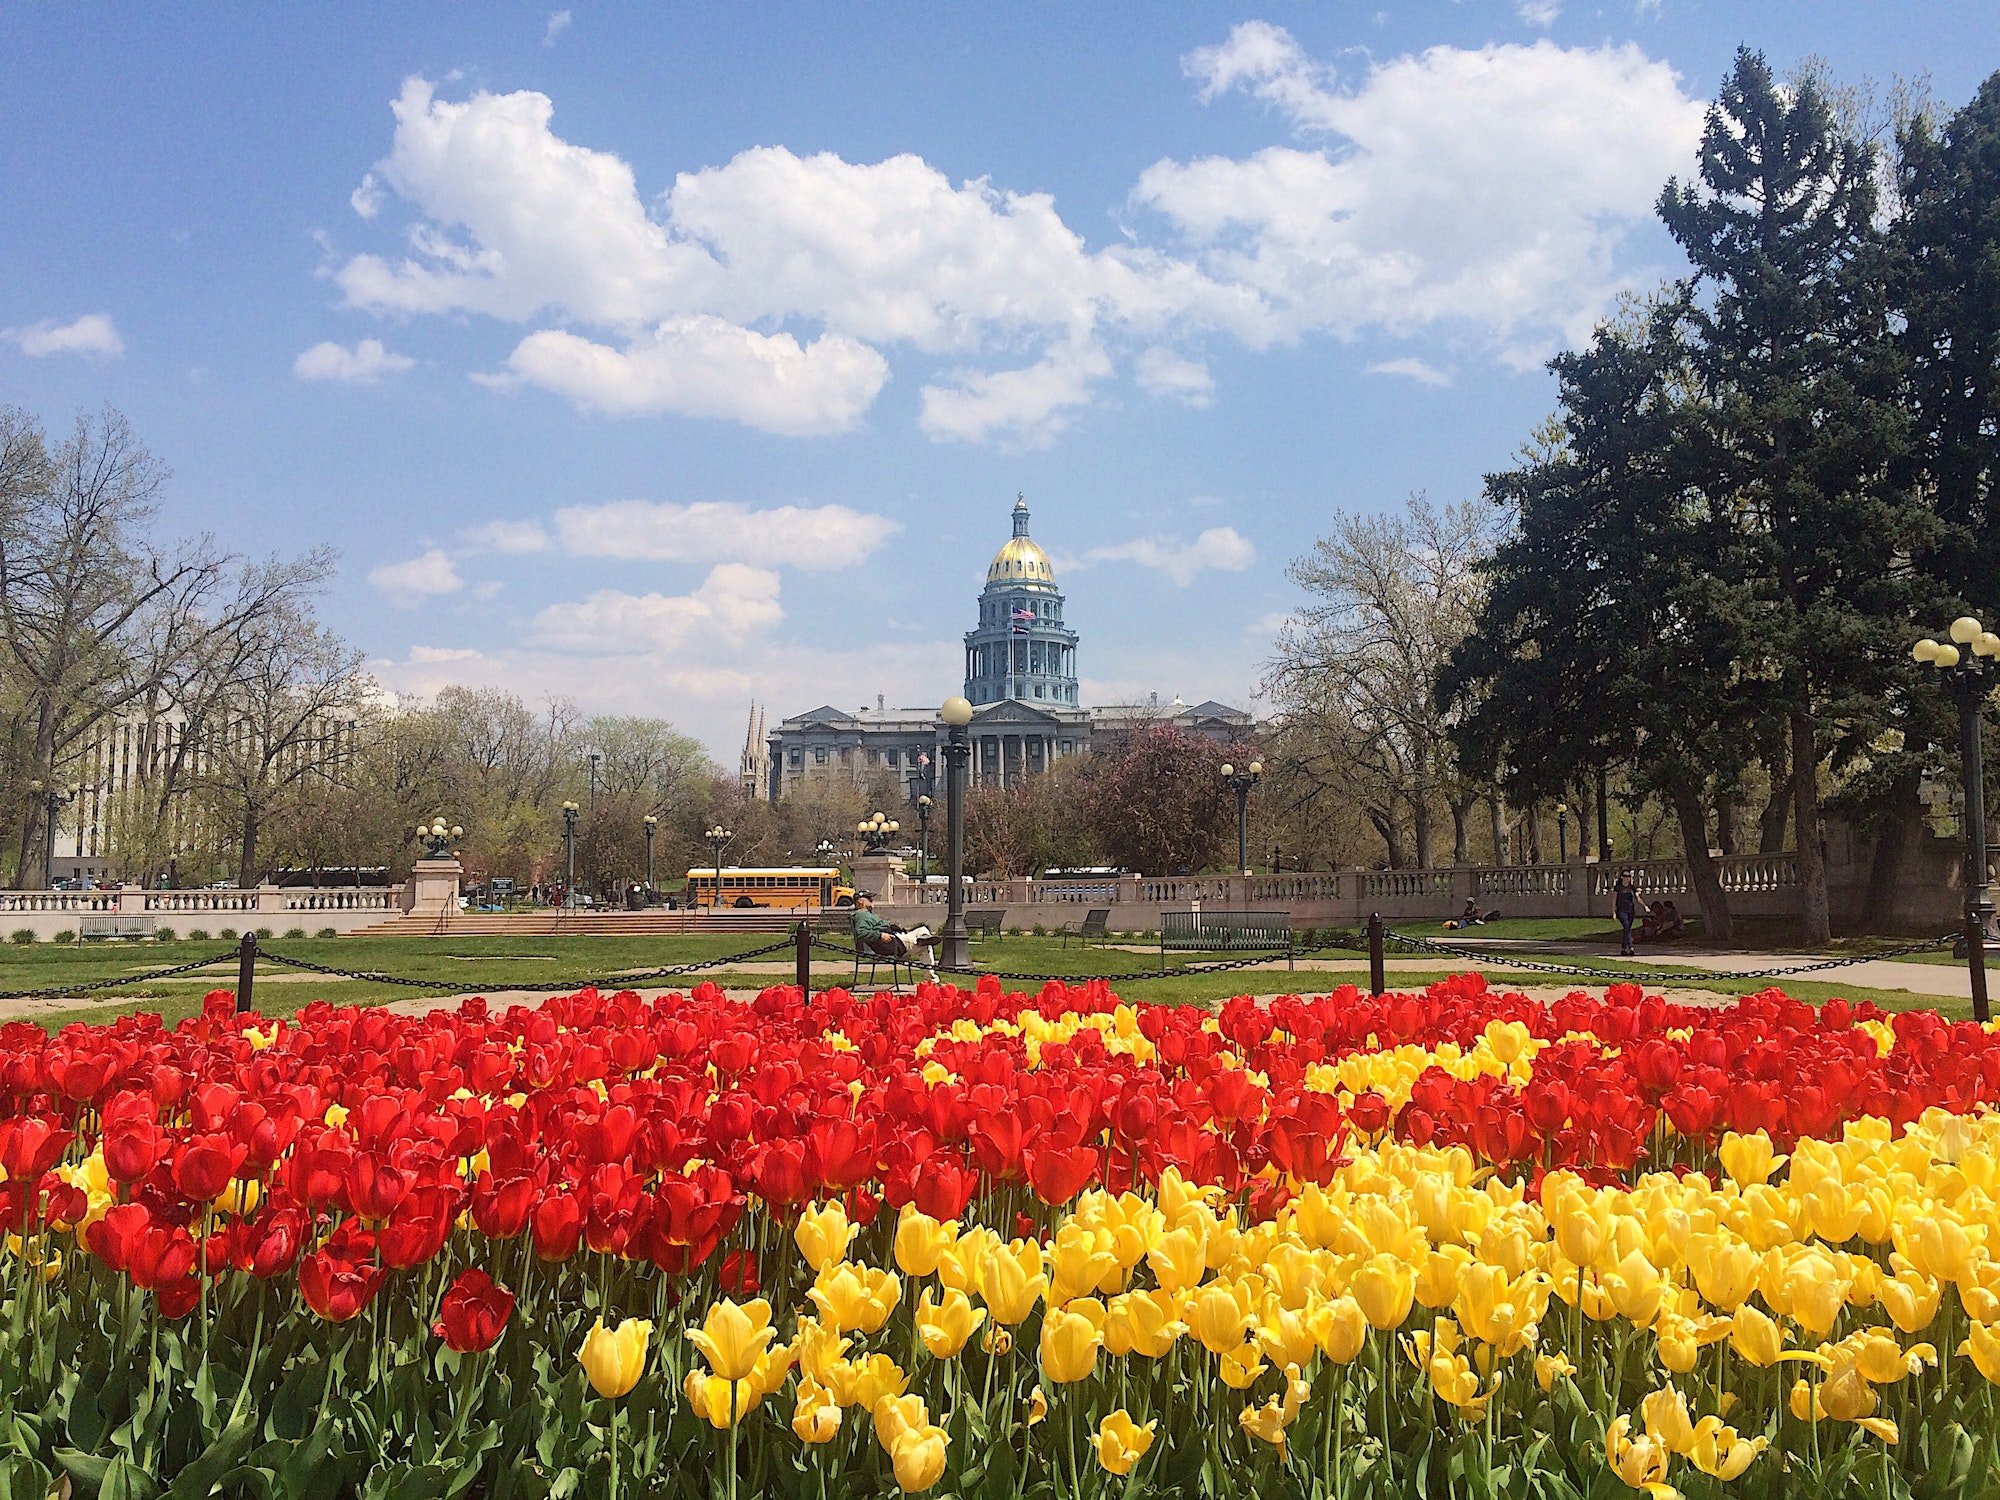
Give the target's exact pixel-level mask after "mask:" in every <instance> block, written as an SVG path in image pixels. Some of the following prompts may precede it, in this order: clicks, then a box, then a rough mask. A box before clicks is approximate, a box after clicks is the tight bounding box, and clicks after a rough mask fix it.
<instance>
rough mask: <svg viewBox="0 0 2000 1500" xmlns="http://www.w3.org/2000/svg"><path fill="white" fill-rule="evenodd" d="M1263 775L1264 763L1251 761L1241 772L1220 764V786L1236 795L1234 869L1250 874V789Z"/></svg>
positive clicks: (1230, 766) (1228, 764)
mask: <svg viewBox="0 0 2000 1500" xmlns="http://www.w3.org/2000/svg"><path fill="white" fill-rule="evenodd" d="M1263 774H1264V763H1263V762H1262V761H1261V760H1253V761H1251V762H1250V764H1249V765H1248V766H1246V767H1244V768H1243V769H1242V770H1241V771H1239V770H1237V769H1236V767H1234V766H1232V765H1231V764H1230V763H1229V762H1228V761H1224V762H1223V763H1222V784H1223V785H1224V786H1226V787H1228V788H1229V789H1230V790H1231V791H1232V792H1234V793H1236V868H1237V870H1238V872H1239V873H1241V874H1244V875H1248V874H1249V873H1250V788H1251V787H1253V786H1255V785H1256V784H1257V781H1258V778H1259V777H1261V776H1262V775H1263Z"/></svg>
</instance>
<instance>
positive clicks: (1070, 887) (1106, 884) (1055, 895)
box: [1028, 875, 1124, 906]
mask: <svg viewBox="0 0 2000 1500" xmlns="http://www.w3.org/2000/svg"><path fill="white" fill-rule="evenodd" d="M1123 892H1124V882H1122V881H1121V880H1119V879H1118V878H1117V877H1116V876H1115V875H1114V876H1111V877H1109V878H1108V879H1104V880H1031V881H1029V882H1028V899H1029V900H1030V901H1035V902H1041V901H1060V902H1066V903H1068V904H1070V905H1075V906H1111V905H1113V904H1114V903H1116V902H1118V901H1121V900H1123V899H1124V896H1123Z"/></svg>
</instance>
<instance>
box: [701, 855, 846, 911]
mask: <svg viewBox="0 0 2000 1500" xmlns="http://www.w3.org/2000/svg"><path fill="white" fill-rule="evenodd" d="M715 875H716V871H715V866H713V865H710V866H709V867H708V868H707V869H705V870H689V871H688V873H687V891H688V902H689V904H690V905H693V906H702V907H707V906H717V905H720V906H852V905H853V904H854V887H853V886H851V885H842V884H841V883H840V871H838V870H836V869H832V868H830V867H826V866H819V867H815V868H811V869H798V868H791V867H783V866H770V867H765V866H755V865H724V866H723V867H722V899H721V900H720V901H719V902H718V901H717V900H716V889H715Z"/></svg>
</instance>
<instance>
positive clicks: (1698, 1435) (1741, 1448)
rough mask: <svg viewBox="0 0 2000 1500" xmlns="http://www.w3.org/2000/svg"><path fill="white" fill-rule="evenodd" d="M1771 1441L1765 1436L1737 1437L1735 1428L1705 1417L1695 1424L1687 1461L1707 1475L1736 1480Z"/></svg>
mask: <svg viewBox="0 0 2000 1500" xmlns="http://www.w3.org/2000/svg"><path fill="white" fill-rule="evenodd" d="M1769 1442H1770V1439H1769V1438H1765V1437H1754V1438H1744V1437H1738V1436H1737V1434H1736V1429H1735V1428H1734V1427H1728V1426H1725V1425H1724V1424H1723V1421H1722V1418H1720V1417H1703V1418H1702V1419H1701V1420H1700V1421H1699V1422H1697V1423H1695V1424H1694V1445H1693V1446H1692V1447H1691V1448H1690V1449H1689V1450H1688V1458H1689V1459H1690V1460H1691V1461H1692V1462H1693V1464H1694V1466H1695V1467H1696V1468H1697V1469H1699V1470H1701V1472H1702V1473H1704V1474H1712V1475H1714V1476H1715V1477H1716V1478H1717V1479H1721V1480H1725V1481H1726V1480H1730V1479H1737V1478H1740V1477H1741V1476H1742V1474H1743V1471H1744V1470H1745V1469H1747V1468H1749V1467H1750V1464H1751V1462H1752V1460H1754V1459H1755V1458H1756V1457H1757V1455H1758V1454H1760V1453H1762V1452H1763V1451H1764V1449H1765V1447H1766V1446H1767V1445H1768V1444H1769Z"/></svg>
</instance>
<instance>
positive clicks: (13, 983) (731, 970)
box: [0, 919, 2000, 1029]
mask: <svg viewBox="0 0 2000 1500" xmlns="http://www.w3.org/2000/svg"><path fill="white" fill-rule="evenodd" d="M1522 929H1533V930H1522ZM1408 930H1410V931H1411V932H1412V933H1416V932H1420V931H1422V929H1419V928H1415V927H1411V928H1409V929H1408ZM1477 932H1478V933H1479V934H1480V935H1490V936H1494V937H1509V938H1519V939H1526V940H1529V941H1534V940H1537V939H1539V940H1542V941H1547V942H1576V941H1579V940H1586V939H1590V940H1594V939H1596V938H1597V937H1599V936H1600V935H1601V929H1600V927H1599V924H1597V923H1594V922H1592V921H1590V920H1589V919H1558V920H1551V921H1523V922H1517V923H1504V922H1502V923H1494V924H1491V925H1490V926H1488V927H1485V928H1482V929H1478V930H1477ZM1425 935H1428V933H1426V934H1425ZM1454 936H1455V935H1454ZM1613 936H1615V934H1613ZM771 941H775V935H774V936H773V937H770V938H766V937H763V936H761V935H758V934H743V933H732V934H720V935H715V936H709V935H705V934H693V935H671V936H639V937H585V936H568V937H535V938H511V937H507V938H503V937H486V938H451V939H429V938H337V939H315V938H294V939H289V940H284V939H281V940H274V941H273V942H272V944H271V947H272V948H273V949H274V950H275V951H277V952H280V953H283V954H285V955H287V956H289V957H296V958H301V959H305V960H307V961H309V962H313V963H322V964H328V965H333V966H337V967H339V968H342V969H348V970H353V971H357V972H382V973H386V974H393V975H397V976H400V977H406V978H413V979H419V980H423V981H426V983H425V985H424V987H421V988H417V987H406V986H401V985H387V984H382V983H379V982H371V981H368V980H353V979H335V978H331V977H328V978H325V979H318V978H314V979H308V980H303V981H293V980H287V981H284V982H279V983H260V984H259V985H258V987H257V992H256V1005H257V1009H258V1010H259V1011H261V1012H262V1013H264V1014H265V1015H270V1016H287V1015H290V1014H292V1013H293V1012H294V1011H296V1010H297V1009H298V1008H299V1007H300V1006H302V1005H305V1004H306V1003H308V1002H309V1001H312V1000H329V1001H333V1002H335V1003H338V1004H384V1003H387V1002H389V1001H394V1000H407V999H413V998H418V997H422V996H442V995H458V994H480V993H488V994H491V993H497V992H501V991H518V990H528V991H535V992H539V993H543V994H550V993H556V992H557V991H558V989H559V988H562V987H567V986H568V985H569V983H570V982H573V981H575V980H579V979H586V978H592V977H601V978H605V979H613V978H615V977H616V976H617V975H618V974H619V973H620V972H621V971H631V970H641V969H649V968H657V967H663V966H668V965H673V964H680V963H688V962H693V961H696V960H699V959H704V958H715V957H722V956H724V955H728V954H733V953H741V952H743V951H745V950H747V949H751V948H760V947H763V946H765V945H766V944H767V943H769V942H771ZM1879 946H1887V945H1886V944H1884V945H1879ZM1131 948H1132V949H1138V950H1140V951H1130V950H1129V949H1127V948H1123V947H1118V946H1108V945H1100V946H1095V947H1090V948H1085V947H1081V946H1079V945H1077V944H1075V943H1071V944H1070V945H1069V946H1067V947H1065V946H1063V945H1062V944H1061V942H1060V941H1059V940H1057V939H1055V938H1035V937H1025V936H1024V937H1006V936H1002V937H995V938H990V939H983V940H981V941H978V942H976V943H974V944H973V946H972V959H973V963H974V964H975V965H976V966H978V967H980V968H982V969H989V970H1002V971H1015V972H1022V973H1037V974H1056V975H1063V976H1084V975H1106V976H1110V977H1112V978H1113V980H1114V982H1115V983H1117V989H1118V993H1119V994H1121V995H1123V996H1125V997H1126V998H1129V999H1134V1000H1147V1001H1152V1002H1155V1003H1161V1004H1212V1003H1214V1002H1217V1001H1220V1000H1224V999H1227V998H1229V997H1231V996H1234V995H1238V994H1244V993H1258V994H1272V993H1282V992H1294V993H1321V994H1323V993H1326V992H1328V991H1330V990H1333V989H1337V988H1338V987H1340V986H1341V985H1343V984H1354V985H1357V986H1363V987H1365V986H1366V984H1367V982H1368V971H1367V965H1366V963H1365V961H1364V960H1363V959H1362V958H1361V956H1360V955H1359V954H1353V953H1348V952H1340V951H1336V952H1334V953H1332V954H1327V955H1321V956H1319V957H1317V958H1316V959H1313V960H1308V961H1307V962H1305V963H1302V964H1301V965H1300V967H1299V968H1298V969H1296V970H1295V971H1293V970H1286V969H1282V968H1279V969H1260V970H1251V971H1242V970H1225V971H1220V972H1207V973H1203V972H1198V971H1197V972H1191V973H1185V974H1176V975H1171V976H1167V977H1160V978H1150V979H1140V978H1137V977H1134V978H1130V979H1124V980H1122V982H1121V981H1120V980H1119V976H1125V975H1132V976H1137V975H1139V974H1142V973H1146V972H1148V971H1153V970H1157V969H1158V968H1160V967H1161V957H1160V953H1159V950H1158V947H1157V945H1156V944H1155V945H1153V946H1150V947H1148V946H1146V945H1145V944H1143V943H1142V942H1139V941H1136V940H1135V941H1134V942H1133V943H1132V945H1131ZM1392 955H1393V950H1392ZM210 956H213V957H214V958H215V959H216V960H217V962H216V964H215V965H214V966H213V967H211V968H209V969H208V970H206V971H203V972H200V973H195V974H190V975H187V976H184V977H180V978H176V979H170V980H155V981H149V982H147V983H145V984H143V985H134V986H132V987H130V988H125V987H120V988H118V989H115V990H111V991H107V992H105V998H103V999H101V1000H95V1001H84V1002H81V1003H79V1004H78V1005H77V1006H76V1007H75V1008H73V1009H64V1010H61V1011H53V1012H42V1013H39V1014H35V1015H33V1016H32V1019H33V1020H35V1021H36V1022H38V1023H39V1024H41V1025H43V1026H45V1027H48V1028H50V1029H56V1028H59V1027H61V1026H63V1025H67V1024H70V1023H72V1022H77V1021H103V1020H108V1019H110V1018H112V1017H114V1016H117V1015H120V1014H124V1013H128V1012H133V1011H155V1012H158V1013H159V1014H160V1015H161V1017H162V1018H163V1019H164V1020H166V1021H167V1022H169V1023H172V1022H173V1021H176V1020H179V1019H182V1018H184V1017H186V1016H189V1015H192V1014H194V1013H195V1012H196V1011H197V1010H199V1008H200V1006H201V1001H202V997H203V996H204V995H205V994H207V993H208V992H209V991H210V990H214V989H227V990H234V988H235V984H236V960H235V955H234V953H233V951H231V949H230V946H229V945H228V944H225V943H222V942H220V941H213V942H209V943H190V942H186V941H180V942H173V943H134V944H92V945H89V946H82V945H64V946H58V945H55V944H46V943H45V944H36V945H34V946H32V947H20V948H16V947H4V948H0V990H20V989H39V988H44V987H60V986H63V985H68V984H79V983H83V982H86V981H89V980H93V979H104V978H113V977H117V976H121V975H128V974H132V973H135V972H144V971H147V970H151V969H156V968H165V967H170V966H172V965H175V964H179V963H186V962H190V961H192V960H194V959H197V958H202V957H210ZM789 956H790V955H789V952H788V951H780V952H778V953H774V954H772V955H770V957H769V958H768V959H766V960H763V962H765V963H785V962H786V961H787V960H788V959H789ZM1226 956H1227V955H1203V954H1185V955H1181V954H1175V955H1170V958H1171V959H1173V960H1174V963H1175V966H1184V965H1189V964H1192V965H1199V964H1201V963H1203V962H1206V961H1212V960H1213V959H1215V958H1218V957H1226ZM1576 956H1577V955H1574V954H1567V955H1566V954H1563V953H1559V952H1558V953H1546V954H1538V953H1537V952H1535V951H1534V950H1532V949H1527V950H1512V951H1510V952H1507V953H1494V954H1492V955H1490V956H1486V957H1483V958H1482V959H1481V960H1480V961H1479V963H1478V967H1480V968H1483V969H1484V970H1486V971H1487V972H1489V973H1491V974H1493V975H1494V976H1496V982H1511V983H1514V984H1518V985H1522V986H1529V985H1544V984H1564V983H1568V982H1570V981H1568V980H1567V979H1566V978H1565V976H1561V975H1554V974H1550V975H1542V974H1537V973H1534V972H1532V971H1525V970H1512V971H1510V970H1509V969H1508V964H1507V960H1508V959H1509V958H1525V959H1533V958H1542V959H1547V960H1552V961H1556V962H1561V961H1563V960H1564V959H1565V958H1574V957H1576ZM1413 957H1415V958H1419V959H1420V958H1422V957H1424V955H1413ZM1587 962H1588V964H1589V966H1590V967H1592V968H1598V969H1604V970H1608V971H1614V972H1617V973H1632V974H1638V973H1643V972H1646V971H1647V970H1648V969H1651V968H1654V967H1659V966H1664V967H1668V968H1673V967H1676V966H1675V965H1674V963H1673V958H1672V949H1670V948H1669V949H1664V950H1661V951H1660V952H1659V953H1658V954H1655V955H1649V956H1648V957H1646V958H1644V959H1641V960H1636V961H1620V960H1618V959H1615V958H1608V957H1602V956H1599V955H1596V954H1592V955H1589V956H1588V958H1587ZM1473 966H1474V965H1473V964H1472V963H1471V962H1468V963H1466V964H1463V965H1460V964H1456V963H1454V962H1453V961H1451V960H1449V959H1444V958H1439V959H1438V960H1437V962H1436V966H1435V967H1432V966H1430V965H1428V964H1426V965H1424V966H1423V967H1421V968H1418V967H1415V966H1414V965H1412V964H1407V963H1406V964H1404V965H1402V966H1392V967H1391V969H1390V971H1389V982H1390V984H1391V985H1392V986H1394V987H1397V988H1421V987H1422V986H1424V985H1426V984H1429V983H1432V982H1434V981H1436V980H1438V979H1441V978H1443V977H1444V976H1445V975H1446V974H1447V973H1451V972H1458V971H1462V970H1463V969H1464V968H1469V967H1473ZM1996 967H2000V965H1996ZM294 972H297V971H291V970H285V969H282V968H280V967H279V966H277V965H275V964H272V963H270V962H268V961H264V962H260V963H259V964H258V967H257V978H258V979H259V980H260V981H261V980H264V979H266V978H267V977H272V976H277V975H281V974H288V973H294ZM851 972H852V966H851V961H850V960H843V959H839V958H836V957H835V956H833V955H832V954H828V953H823V952H822V953H816V954H815V957H814V960H813V978H814V982H815V983H816V984H818V985H824V986H831V985H835V984H843V983H846V982H847V981H848V978H849V975H850V974H851ZM788 973H789V970H788V969H787V970H785V971H784V972H783V973H780V972H776V971H772V970H763V971H756V970H745V969H741V968H738V967H735V966H729V965H723V966H718V967H717V968H716V969H714V970H708V971H703V972H701V973H698V974H694V975H690V976H687V977H686V978H685V979H683V980H681V981H678V982H679V983H682V984H684V985H685V986H687V987H692V986H693V985H695V984H698V983H700V982H701V981H702V980H705V979H712V980H714V981H715V982H716V983H718V984H720V985H722V986H723V987H724V988H726V989H757V988H761V987H763V986H766V985H770V984H774V983H780V982H783V980H784V978H785V976H786V975H787V974H788ZM1503 976H1504V978H1503ZM1574 982H1575V983H1576V984H1578V985H1582V986H1588V987H1593V988H1594V987H1596V986H1598V985H1601V984H1603V983H1605V982H1606V981H1605V980H1603V979H1594V978H1593V979H1577V980H1575V981H1574ZM1765 982H1767V981H1732V980H1728V979H1724V978H1714V979H1709V978H1702V979H1695V980H1686V981H1676V982H1675V984H1674V986H1673V987H1674V988H1676V989H1681V990H1700V991H1707V992H1710V993H1713V994H1716V995H1718V996H1722V997H1725V998H1727V997H1733V996H1735V995H1739V994H1743V993H1747V992H1749V991H1750V990H1752V989H1754V988H1756V987H1757V986H1758V985H1760V984H1762V983H1765ZM1768 982H1769V983H1775V984H1778V985H1781V986H1782V987H1783V988H1784V989H1785V990H1786V991H1787V992H1788V993H1790V994H1793V995H1796V996H1797V997H1799V998H1800V999H1805V1000H1813V1001H1824V1000H1829V999H1834V998H1836V997H1839V998H1845V999H1850V1000H1873V1001H1875V1002H1876V1003H1878V1004H1880V1005H1882V1006H1883V1007H1884V1008H1885V1009H1889V1010H1908V1009H1914V1008H1918V1007H1925V1008H1936V1009H1938V1010H1939V1011H1941V1012H1943V1013H1944V1014H1946V1015H1953V1016H1963V1015H1966V1014H1968V1013H1969V1006H1968V1003H1967V1002H1966V1001H1965V1000H1963V999H1961V998H1955V997H1950V996H1935V995H1927V994H1920V993H1915V992H1912V991H1907V990H1881V989H1870V988H1862V987H1857V986H1853V985H1846V984H1842V983H1840V982H1839V981H1838V980H1837V979H1832V980H1800V981H1797V982H1794V983H1786V982H1785V981H1784V980H1782V979H1779V980H1773V981H1768ZM1009 985H1010V988H1022V989H1029V990H1032V989H1033V988H1034V986H1033V985H1032V983H1027V982H1020V981H1009Z"/></svg>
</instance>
